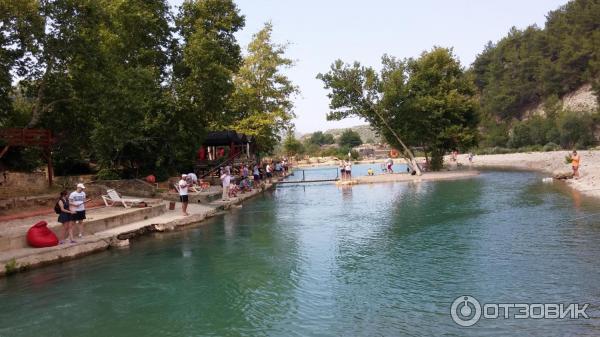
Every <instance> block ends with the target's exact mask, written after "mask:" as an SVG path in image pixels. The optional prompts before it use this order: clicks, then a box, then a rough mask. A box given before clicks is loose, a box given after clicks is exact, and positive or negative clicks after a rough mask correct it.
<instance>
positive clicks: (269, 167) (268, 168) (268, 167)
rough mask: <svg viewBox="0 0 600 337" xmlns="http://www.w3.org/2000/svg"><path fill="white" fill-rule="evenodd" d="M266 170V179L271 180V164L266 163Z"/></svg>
mask: <svg viewBox="0 0 600 337" xmlns="http://www.w3.org/2000/svg"><path fill="white" fill-rule="evenodd" d="M265 170H266V171H267V179H269V182H271V178H273V168H272V167H271V164H270V163H269V164H267V167H266V169H265Z"/></svg>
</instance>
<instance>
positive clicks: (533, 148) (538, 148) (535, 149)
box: [517, 144, 544, 152]
mask: <svg viewBox="0 0 600 337" xmlns="http://www.w3.org/2000/svg"><path fill="white" fill-rule="evenodd" d="M543 149H544V148H543V146H541V145H538V144H535V145H528V146H523V147H520V148H519V149H518V150H517V151H518V152H542V151H543Z"/></svg>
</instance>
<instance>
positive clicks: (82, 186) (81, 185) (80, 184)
mask: <svg viewBox="0 0 600 337" xmlns="http://www.w3.org/2000/svg"><path fill="white" fill-rule="evenodd" d="M77 188H85V186H84V185H83V184H82V183H79V184H77Z"/></svg>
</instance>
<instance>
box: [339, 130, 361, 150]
mask: <svg viewBox="0 0 600 337" xmlns="http://www.w3.org/2000/svg"><path fill="white" fill-rule="evenodd" d="M338 144H339V145H340V147H347V148H350V149H351V148H353V147H356V146H359V145H361V144H362V139H360V135H359V134H358V132H356V131H354V130H352V129H346V130H344V132H342V135H341V136H340V139H339V140H338Z"/></svg>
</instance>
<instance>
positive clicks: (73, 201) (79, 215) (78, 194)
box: [69, 183, 91, 238]
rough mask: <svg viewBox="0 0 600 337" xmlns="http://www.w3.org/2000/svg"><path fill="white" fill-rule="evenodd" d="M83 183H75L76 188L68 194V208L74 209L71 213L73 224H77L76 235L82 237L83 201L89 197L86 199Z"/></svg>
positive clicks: (86, 200)
mask: <svg viewBox="0 0 600 337" xmlns="http://www.w3.org/2000/svg"><path fill="white" fill-rule="evenodd" d="M84 190H85V185H83V184H81V183H79V184H77V190H75V191H73V192H71V194H69V208H70V210H71V211H75V214H72V215H71V220H72V221H73V224H78V225H79V226H78V227H79V234H77V236H78V237H80V238H81V237H83V220H85V203H86V202H88V201H90V200H91V199H86V195H85V192H84Z"/></svg>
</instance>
